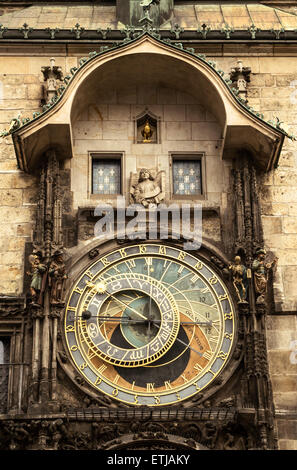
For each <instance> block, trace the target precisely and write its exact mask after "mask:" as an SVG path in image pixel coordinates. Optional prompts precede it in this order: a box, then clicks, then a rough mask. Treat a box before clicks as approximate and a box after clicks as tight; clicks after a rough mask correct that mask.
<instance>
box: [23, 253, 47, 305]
mask: <svg viewBox="0 0 297 470" xmlns="http://www.w3.org/2000/svg"><path fill="white" fill-rule="evenodd" d="M29 263H30V271H28V272H27V274H28V276H31V278H32V279H31V284H30V294H31V298H32V301H31V303H32V304H34V305H37V306H40V305H42V299H41V292H42V290H43V284H44V282H43V281H44V274H45V272H46V266H45V265H44V264H42V262H41V258H40V256H39V255H37V254H34V253H32V254H31V255H30V256H29Z"/></svg>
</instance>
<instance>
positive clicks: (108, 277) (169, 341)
mask: <svg viewBox="0 0 297 470" xmlns="http://www.w3.org/2000/svg"><path fill="white" fill-rule="evenodd" d="M63 331H64V337H65V343H66V349H67V350H68V353H69V355H70V356H71V359H72V362H73V365H74V367H75V368H76V369H77V372H78V373H79V374H80V375H81V376H82V377H83V378H84V379H85V380H86V381H87V382H88V383H89V384H90V385H91V387H92V388H93V389H94V391H98V392H101V393H103V394H105V395H107V396H108V397H110V398H113V399H115V400H118V401H120V402H123V403H125V404H128V405H133V406H141V405H143V406H145V405H146V406H150V407H162V406H166V405H167V406H168V405H172V404H176V403H179V402H181V401H183V400H187V399H189V398H190V397H192V396H193V395H195V394H197V392H199V391H202V390H204V389H205V388H207V387H208V386H209V385H210V384H211V383H212V382H213V381H214V379H215V378H216V377H217V376H218V375H219V374H220V373H221V372H222V370H223V369H224V368H225V366H226V364H227V363H228V359H229V357H230V354H231V352H232V350H233V346H234V342H235V339H236V331H237V319H236V313H235V309H234V305H233V303H232V300H231V297H230V294H229V292H228V289H227V287H226V285H225V284H224V282H223V280H222V279H221V278H220V277H219V276H218V275H217V273H215V272H214V271H213V269H212V268H211V267H210V266H209V265H208V263H207V262H205V261H203V260H202V259H200V258H198V257H196V256H194V255H193V254H191V252H185V251H183V250H182V249H180V248H177V247H175V246H173V245H169V244H168V245H167V244H159V243H149V242H147V243H139V244H130V245H129V246H126V247H124V248H118V249H114V250H113V251H110V252H107V253H105V254H104V255H103V256H101V257H99V258H98V259H97V260H96V261H95V262H93V263H92V264H91V265H89V266H87V268H85V269H84V270H83V271H82V272H81V273H80V275H79V277H78V278H77V279H76V281H75V283H74V284H73V286H72V288H71V292H70V294H69V296H68V299H67V304H66V308H65V316H64V321H63Z"/></svg>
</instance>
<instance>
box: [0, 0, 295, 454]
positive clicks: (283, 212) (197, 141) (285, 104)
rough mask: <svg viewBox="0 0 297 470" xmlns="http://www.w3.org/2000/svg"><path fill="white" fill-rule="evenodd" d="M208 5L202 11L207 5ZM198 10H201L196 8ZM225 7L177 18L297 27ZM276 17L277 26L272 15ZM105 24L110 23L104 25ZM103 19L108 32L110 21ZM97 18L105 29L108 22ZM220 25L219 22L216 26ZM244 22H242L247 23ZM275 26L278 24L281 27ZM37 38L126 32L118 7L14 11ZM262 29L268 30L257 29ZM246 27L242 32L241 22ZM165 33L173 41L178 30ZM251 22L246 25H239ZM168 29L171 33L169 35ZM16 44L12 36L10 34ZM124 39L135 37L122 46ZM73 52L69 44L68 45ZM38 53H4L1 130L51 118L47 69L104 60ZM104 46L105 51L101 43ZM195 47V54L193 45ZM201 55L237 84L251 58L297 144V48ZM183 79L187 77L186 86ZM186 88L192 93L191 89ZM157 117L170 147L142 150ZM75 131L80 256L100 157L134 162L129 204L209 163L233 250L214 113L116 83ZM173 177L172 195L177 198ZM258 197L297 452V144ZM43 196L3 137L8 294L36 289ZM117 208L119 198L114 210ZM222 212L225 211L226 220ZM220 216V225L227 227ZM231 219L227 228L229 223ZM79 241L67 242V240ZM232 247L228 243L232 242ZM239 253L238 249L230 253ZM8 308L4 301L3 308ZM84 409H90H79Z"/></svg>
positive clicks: (285, 405) (70, 201) (83, 46)
mask: <svg viewBox="0 0 297 470" xmlns="http://www.w3.org/2000/svg"><path fill="white" fill-rule="evenodd" d="M197 3H199V2H197ZM194 7H195V8H194ZM235 10H236V7H232V11H231V13H230V16H228V14H227V13H228V7H227V6H225V7H223V10H220V11H223V13H224V14H225V16H224V17H222V18H221V17H218V16H215V15H218V11H219V9H218V8H217V5H213V6H209V10H206V7H203V8H202V6H200V5H195V6H193V5H176V6H175V10H174V15H175V16H174V18H175V20H176V22H177V23H178V24H179V25H180V26H181V27H183V28H184V29H185V30H189V31H191V30H194V28H196V29H197V24H198V22H199V24H201V22H202V21H209V20H211V21H212V24H213V26H214V25H216V24H220V25H222V24H224V23H229V24H232V25H233V26H234V27H237V26H238V28H239V29H240V28H242V24H243V18H245V13H246V12H247V11H248V10H249V12H250V13H251V14H252V15H254V17H253V21H254V22H255V24H256V26H258V27H259V28H260V27H261V28H262V29H267V28H268V26H267V27H266V23H267V24H268V21H270V23H269V28H270V27H272V26H273V27H275V29H277V28H279V27H280V25H285V26H287V27H288V28H291V29H294V28H296V27H297V18H296V12H295V10H296V7H294V6H292V7H291V8H290V7H288V6H287V7H286V8H284V7H282V8H279V7H278V6H277V5H276V6H275V9H274V8H273V7H272V6H270V7H269V6H264V5H259V4H256V5H254V6H253V5H250V6H244V5H241V6H238V11H235ZM267 12H269V15H270V16H269V15H267ZM99 13H100V15H99ZM98 16H100V21H99V20H98V18H97V17H98ZM96 18H97V19H96ZM212 18H213V20H212ZM238 18H241V19H238ZM269 18H270V20H269ZM25 21H26V23H28V24H29V25H30V26H32V27H33V28H35V29H42V28H47V27H58V28H60V29H67V28H72V27H74V24H75V23H77V22H79V23H80V25H81V26H83V27H84V28H85V29H90V30H95V29H96V28H99V27H100V28H102V29H105V30H106V28H108V27H109V28H112V29H115V30H120V29H121V28H122V27H123V26H124V25H120V24H119V23H118V21H117V20H116V8H115V6H110V7H109V6H103V5H102V6H97V5H92V6H83V8H82V6H81V5H77V6H72V7H71V8H70V7H68V6H66V5H60V6H47V7H44V6H40V5H38V4H37V5H34V6H32V7H27V8H26V9H25V10H23V9H22V7H19V8H18V7H15V8H14V9H11V8H10V7H9V8H8V7H5V8H4V9H3V16H2V17H0V22H1V23H3V25H4V26H6V27H7V28H11V29H13V28H15V29H17V28H21V27H22V25H23V24H24V22H25ZM257 21H258V24H257ZM236 22H238V25H237V23H236ZM173 23H174V21H172V22H171V23H169V22H168V23H166V24H165V25H164V28H163V29H164V30H167V31H168V30H169V29H170V28H171V27H172V24H173ZM239 23H240V24H239ZM161 29H162V28H161ZM4 38H5V35H4ZM121 38H123V35H122V36H121ZM65 44H66V41H65ZM65 44H63V41H62V42H61V43H56V42H55V43H51V42H50V40H48V41H47V42H46V43H45V44H43V45H42V46H41V45H36V44H34V43H32V42H30V43H28V44H24V41H23V42H21V43H20V47H16V46H15V45H14V43H6V42H5V41H3V42H0V60H1V61H2V63H3V67H2V73H1V75H0V108H1V109H0V131H1V130H4V129H7V128H8V127H9V123H10V121H11V120H12V119H13V118H14V117H16V116H17V115H18V114H21V115H22V117H23V118H26V117H30V116H32V113H33V112H36V111H39V110H40V105H41V100H42V98H43V88H42V86H43V85H44V81H43V75H42V73H41V68H42V67H43V66H45V65H48V64H49V59H50V58H51V57H52V56H53V55H54V56H55V58H56V65H58V66H60V67H61V68H62V71H63V75H64V76H66V75H67V74H69V73H70V69H71V68H72V67H77V66H78V61H79V59H80V58H81V57H83V56H85V55H86V54H88V53H89V52H91V51H93V50H94V49H95V46H96V47H97V46H98V44H93V43H91V41H90V42H89V43H88V42H87V41H85V42H80V41H77V42H74V41H72V42H70V43H69V44H67V47H66V46H65ZM100 45H102V44H100ZM187 45H189V44H187ZM190 45H191V46H193V47H194V48H195V50H196V52H200V53H204V54H206V56H207V58H208V59H212V60H215V61H216V62H217V68H219V69H221V70H222V71H224V72H225V75H229V74H230V72H231V68H232V67H234V66H235V65H236V64H237V61H238V60H239V59H240V61H241V62H242V64H243V65H244V66H245V67H250V68H251V75H250V83H249V84H248V86H247V98H248V103H249V105H250V106H253V107H254V108H255V109H256V110H257V111H258V112H260V113H263V114H264V116H265V119H266V120H269V119H273V118H275V116H277V117H278V118H279V119H280V121H281V122H283V123H284V125H285V126H286V130H288V132H289V133H292V134H297V126H296V111H295V109H296V103H297V72H296V54H297V49H296V45H295V44H294V42H292V43H289V42H288V43H284V44H283V43H281V41H279V42H277V41H274V42H272V43H265V44H261V43H259V42H255V43H253V42H252V41H249V42H247V43H246V44H243V43H242V42H241V43H236V42H232V43H231V42H230V43H226V41H225V42H224V43H223V42H222V41H217V42H215V43H214V42H212V43H209V42H205V44H204V43H203V41H201V40H200V41H195V40H193V44H190ZM181 80H182V76H181ZM181 88H182V85H181ZM145 106H146V107H148V108H149V110H150V111H151V112H153V113H154V114H155V115H157V116H159V117H160V122H161V127H160V133H161V136H162V142H161V143H160V144H155V145H153V146H152V145H147V146H142V145H139V144H137V143H135V142H134V132H135V131H134V127H135V116H137V115H138V114H139V113H141V112H143V111H144V108H145ZM72 124H73V128H72V132H73V149H74V152H73V157H72V159H66V160H65V161H64V162H63V165H62V171H63V172H64V173H63V176H62V177H63V178H64V186H63V187H64V190H65V199H64V209H65V213H66V214H67V221H65V220H64V234H65V237H68V240H69V242H68V246H69V247H71V246H74V245H75V244H76V242H77V241H78V242H79V243H80V242H82V243H83V242H85V241H86V239H87V238H88V237H85V238H84V237H83V236H82V237H81V240H79V236H78V240H76V236H77V235H76V234H75V233H74V232H75V230H76V228H75V218H76V215H77V211H78V209H79V208H80V209H81V208H87V207H90V206H91V207H92V206H95V205H96V202H98V201H99V200H100V198H96V197H95V198H94V197H91V196H90V153H91V152H122V153H123V154H124V155H125V176H124V185H123V188H124V189H123V193H124V195H125V196H126V197H128V193H129V181H130V173H131V172H132V173H133V172H137V171H139V170H140V169H141V168H143V167H149V168H152V169H157V170H164V171H165V173H166V174H167V175H170V174H171V173H170V167H169V164H170V158H169V156H170V155H171V153H174V152H177V153H179V152H187V153H191V152H194V153H195V152H200V153H201V152H202V153H205V154H206V155H207V157H206V158H205V175H206V191H205V195H204V200H203V202H202V203H203V205H204V206H205V208H206V209H208V210H209V209H212V210H213V212H211V213H207V214H208V215H207V214H206V215H205V216H204V217H205V226H204V230H205V232H204V235H205V236H206V237H207V239H212V240H213V242H214V244H215V245H217V246H222V245H223V246H224V247H225V248H226V247H227V248H229V252H228V256H229V261H231V259H230V258H231V255H232V254H233V253H232V247H228V242H227V241H226V234H224V220H226V218H228V210H227V207H228V200H229V199H230V198H231V197H232V193H233V187H232V172H231V167H232V163H231V162H230V161H228V160H222V158H221V152H220V148H219V145H218V141H219V140H220V138H221V134H222V128H221V127H220V124H219V123H218V121H217V119H216V117H214V116H213V114H212V113H211V112H210V111H209V110H208V109H206V108H205V106H204V104H202V103H201V102H200V101H199V98H197V97H194V96H193V95H191V94H190V93H187V90H184V91H181V89H180V88H177V87H176V86H175V84H173V85H172V86H170V79H168V83H159V84H154V85H152V86H151V87H150V88H149V89H148V88H147V87H145V86H143V85H141V84H139V83H137V84H136V85H133V84H127V83H124V84H123V85H122V86H121V87H119V86H118V85H117V88H113V89H112V90H110V87H109V86H108V83H105V85H104V88H103V89H101V93H100V94H98V95H97V101H96V102H94V101H92V102H91V103H86V104H82V105H80V109H79V113H78V115H77V116H76V117H75V119H74V122H73V123H72ZM170 184H171V182H170V178H167V180H166V192H167V194H169V193H170ZM258 187H259V194H260V205H261V215H262V224H263V231H264V245H265V248H266V250H267V251H268V252H269V255H270V257H272V256H276V257H277V258H278V264H277V269H276V272H275V276H274V279H273V282H272V285H271V287H272V290H271V292H272V296H273V309H272V310H271V311H270V315H268V316H267V332H266V333H267V338H266V339H267V354H268V365H269V372H270V378H271V383H272V390H273V397H274V405H275V419H276V434H277V438H278V448H279V449H292V450H293V449H295V450H296V449H297V424H296V423H297V405H296V403H297V388H296V384H297V359H296V357H297V356H296V354H297V353H296V351H297V324H296V315H297V290H296V282H295V279H296V275H297V193H296V187H297V149H296V141H292V140H290V139H288V138H286V139H285V141H284V144H283V147H282V152H281V154H280V157H279V162H278V166H277V167H276V168H273V169H272V170H271V171H269V172H264V171H262V170H261V171H259V173H258ZM38 194H39V183H38V172H37V171H36V172H35V174H34V172H32V173H31V174H27V173H25V172H23V171H21V170H20V169H19V168H18V166H17V161H16V157H15V150H14V146H13V142H12V138H11V136H5V137H2V138H0V219H1V226H0V294H2V295H4V296H10V297H14V296H15V297H17V296H23V295H24V294H25V292H24V283H25V285H26V283H28V279H27V278H26V274H25V272H26V269H27V266H26V265H25V261H26V260H25V246H26V244H28V243H31V242H32V241H33V230H34V228H35V218H36V210H37V199H38ZM106 201H107V202H108V201H109V202H113V200H112V199H110V200H109V199H106ZM214 209H215V210H214ZM218 214H220V217H221V219H220V217H219V216H218ZM224 217H225V219H224ZM66 234H67V235H66ZM227 238H228V236H227ZM226 251H227V250H226ZM0 299H1V297H0ZM77 401H78V402H79V399H78V400H77Z"/></svg>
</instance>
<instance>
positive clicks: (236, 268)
mask: <svg viewBox="0 0 297 470" xmlns="http://www.w3.org/2000/svg"><path fill="white" fill-rule="evenodd" d="M229 269H230V271H231V273H232V281H233V286H234V289H235V292H236V294H237V297H238V302H240V303H247V300H246V296H247V287H248V285H247V269H246V267H245V266H244V264H242V262H241V257H240V256H235V258H234V264H230V266H229Z"/></svg>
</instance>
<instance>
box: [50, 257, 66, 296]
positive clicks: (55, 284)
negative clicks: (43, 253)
mask: <svg viewBox="0 0 297 470" xmlns="http://www.w3.org/2000/svg"><path fill="white" fill-rule="evenodd" d="M48 274H49V286H50V299H51V303H52V304H60V303H63V287H64V282H65V279H67V275H66V271H65V263H64V260H63V253H62V252H61V251H56V252H55V253H54V255H53V260H52V261H51V263H50V266H49V270H48Z"/></svg>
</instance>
